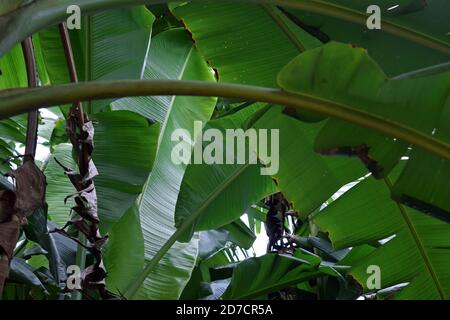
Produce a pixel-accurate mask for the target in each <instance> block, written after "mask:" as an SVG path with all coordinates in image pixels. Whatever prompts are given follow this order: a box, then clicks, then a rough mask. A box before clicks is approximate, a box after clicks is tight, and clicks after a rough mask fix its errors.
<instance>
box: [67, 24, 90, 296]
mask: <svg viewBox="0 0 450 320" xmlns="http://www.w3.org/2000/svg"><path fill="white" fill-rule="evenodd" d="M59 33H60V37H61V42H62V45H63V48H64V56H65V58H66V64H67V68H68V70H69V76H70V80H71V82H72V83H78V74H77V70H76V66H75V59H74V56H73V51H72V45H71V42H70V36H69V32H68V30H67V26H66V24H65V23H64V22H63V23H61V24H60V25H59ZM88 37H89V32H88V33H87V34H86V38H88ZM86 41H87V42H89V40H86ZM70 114H71V116H74V117H75V118H76V122H77V123H76V126H78V128H80V129H81V128H83V125H84V124H85V121H86V117H85V114H84V110H83V105H82V104H81V102H80V100H78V101H74V102H73V105H72V108H71V110H70ZM73 150H75V151H76V156H77V163H78V167H79V170H80V174H81V176H82V177H85V176H86V175H88V171H89V168H88V166H89V161H90V155H89V151H88V149H87V146H86V144H84V143H82V144H81V147H80V146H79V145H77V144H74V145H73ZM93 192H95V190H94V191H93ZM78 241H79V242H80V243H81V244H82V245H86V236H85V235H84V234H83V233H82V232H80V231H79V232H78ZM82 245H80V244H79V245H78V248H77V256H76V265H77V266H78V267H80V269H81V270H84V268H85V267H86V249H85V248H84V247H83V246H82ZM81 298H82V295H81V292H79V291H74V292H72V300H81Z"/></svg>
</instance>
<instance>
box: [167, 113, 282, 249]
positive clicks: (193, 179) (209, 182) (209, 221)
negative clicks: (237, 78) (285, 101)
mask: <svg viewBox="0 0 450 320" xmlns="http://www.w3.org/2000/svg"><path fill="white" fill-rule="evenodd" d="M262 107H263V105H259V104H258V105H252V106H249V107H247V108H245V109H243V110H241V111H239V112H237V113H234V114H232V115H230V116H225V117H223V118H219V119H215V120H212V121H210V122H208V123H207V124H206V126H205V128H204V130H205V131H206V130H209V129H212V130H220V132H222V134H223V135H225V130H226V129H241V128H243V127H244V125H245V121H246V120H247V119H248V117H249V116H251V115H252V114H253V113H254V112H255V111H257V110H258V109H261V108H262ZM224 143H225V142H224ZM204 144H205V145H206V144H207V142H205V143H204ZM220 147H222V148H223V150H226V149H225V145H220ZM247 147H248V144H247ZM248 152H254V151H253V150H249V151H246V153H247V154H248ZM222 161H223V162H222V164H206V163H203V164H190V165H189V166H188V168H187V169H186V174H185V176H184V179H183V183H182V185H181V188H180V193H179V196H178V201H177V206H176V211H175V224H176V226H177V227H178V228H179V227H180V226H181V225H183V223H184V222H185V220H186V219H187V218H188V217H189V216H191V215H199V218H198V219H197V221H196V223H194V224H193V225H192V228H191V232H189V233H188V234H186V235H185V236H184V237H183V238H184V239H183V240H184V241H188V240H189V239H190V238H191V236H192V234H193V232H194V230H195V231H199V230H210V229H217V228H220V227H223V226H225V225H227V224H229V223H231V222H232V221H234V220H236V219H238V218H239V217H240V216H241V215H242V214H243V213H244V212H245V210H246V209H247V208H249V207H250V206H251V205H252V204H254V203H256V202H257V201H259V200H261V199H262V198H264V197H265V196H267V195H269V194H271V193H274V192H276V188H275V184H274V183H273V182H272V179H271V178H270V176H266V175H261V174H260V169H261V166H260V165H257V164H249V163H247V164H225V152H224V158H223V159H222Z"/></svg>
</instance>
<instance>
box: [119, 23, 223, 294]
mask: <svg viewBox="0 0 450 320" xmlns="http://www.w3.org/2000/svg"><path fill="white" fill-rule="evenodd" d="M168 48H170V50H168ZM148 59H149V61H151V63H147V70H146V72H145V74H146V75H147V74H150V75H155V74H157V75H158V77H161V78H165V79H183V80H204V81H214V77H213V74H212V73H211V70H210V69H209V68H208V66H207V65H206V63H205V62H204V60H202V58H201V57H200V55H199V54H198V53H197V51H196V50H195V48H194V47H193V44H192V42H191V41H190V40H189V38H188V37H187V36H186V34H185V32H184V30H181V29H178V30H170V31H167V32H163V33H160V34H158V35H157V36H156V37H155V38H154V39H153V42H152V46H151V48H150V53H149V57H148ZM160 59H161V60H160ZM154 66H157V68H154ZM128 103H129V102H128ZM136 103H137V104H136V105H135V106H134V107H131V108H142V107H143V106H141V105H139V103H145V107H146V108H148V109H153V110H156V109H159V112H160V116H159V117H158V116H156V117H155V118H156V119H157V120H160V119H161V117H162V118H163V119H164V120H163V122H162V125H161V133H160V139H159V143H158V152H157V156H156V160H155V164H154V166H153V170H152V172H151V174H150V177H149V179H148V181H147V183H146V185H145V187H144V191H143V194H142V196H141V197H140V199H139V201H138V209H139V213H140V217H141V225H142V230H143V235H144V240H145V257H146V260H151V259H152V257H153V256H154V255H155V254H156V252H158V250H159V249H160V248H161V247H162V246H163V245H164V243H165V242H166V241H167V240H168V239H169V238H170V236H171V235H172V234H173V233H174V232H175V231H176V228H175V226H174V213H175V205H176V201H177V198H178V192H179V187H180V184H181V182H182V179H183V176H184V173H185V170H186V165H184V164H181V165H178V164H175V163H173V162H172V159H171V157H172V148H173V147H174V146H175V142H172V141H171V135H172V133H173V131H174V130H175V129H179V128H184V129H186V130H188V131H189V132H190V133H191V136H192V134H193V127H194V121H203V122H206V121H207V120H209V118H210V117H211V114H212V112H213V110H214V107H215V104H216V99H215V98H198V97H164V98H160V99H159V100H158V101H157V102H156V103H155V100H154V99H148V100H147V101H142V100H140V101H139V100H137V101H136ZM131 108H130V109H131ZM152 118H153V116H152ZM197 251H198V238H197V237H196V238H194V239H193V240H192V241H191V242H190V243H188V244H181V243H176V244H175V245H174V246H173V247H172V248H171V249H170V250H169V251H168V252H167V254H166V255H165V256H164V258H163V259H162V260H161V262H160V264H159V265H158V266H157V267H156V268H155V269H154V270H153V272H152V273H151V274H150V275H149V276H148V277H147V279H146V280H145V282H144V284H143V285H142V287H141V289H140V290H139V291H138V292H137V294H136V295H135V296H134V298H141V299H143V298H145V299H164V298H165V299H177V298H179V296H180V294H181V292H182V290H183V288H184V286H185V285H186V283H187V281H188V280H189V278H190V276H191V272H192V269H193V268H194V265H195V261H196V258H197Z"/></svg>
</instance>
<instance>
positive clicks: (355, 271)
mask: <svg viewBox="0 0 450 320" xmlns="http://www.w3.org/2000/svg"><path fill="white" fill-rule="evenodd" d="M313 221H314V223H315V224H317V225H318V226H319V227H320V228H321V229H322V230H324V231H326V232H327V233H328V235H329V237H330V239H331V241H332V243H333V245H334V247H335V248H336V249H340V248H345V247H353V246H357V245H361V244H365V243H370V242H373V241H374V240H383V239H386V238H388V237H390V236H395V237H394V238H393V239H391V240H389V241H388V242H387V243H384V244H383V245H382V246H380V247H378V248H377V249H376V250H375V251H373V252H372V253H370V254H369V255H367V256H366V257H364V258H362V259H360V260H357V262H356V263H355V264H354V265H353V266H352V269H351V270H350V271H349V274H350V275H351V276H352V277H354V278H355V279H356V280H357V281H358V282H359V283H360V284H361V286H363V287H364V288H365V290H366V291H370V290H369V289H368V288H367V280H368V278H369V276H371V274H372V273H370V272H368V267H369V266H373V265H374V266H378V267H379V268H380V271H381V274H380V276H381V278H380V280H381V288H387V287H390V286H393V285H398V284H401V283H404V282H409V285H408V286H407V287H406V288H405V289H403V290H402V291H401V292H400V293H399V295H398V296H397V298H403V299H447V298H448V297H449V294H450V291H449V290H450V287H449V286H448V283H449V280H450V278H449V277H450V273H449V271H448V270H450V259H449V256H450V255H449V249H448V248H449V239H450V237H449V234H450V226H449V225H448V224H446V223H444V222H442V221H440V220H438V219H434V218H432V217H429V216H426V215H423V214H420V213H418V212H417V211H415V210H413V209H409V208H407V207H404V206H402V205H401V204H399V203H396V202H395V201H393V200H391V198H390V182H389V180H386V181H383V180H375V179H373V178H372V177H368V178H367V179H365V180H364V181H362V182H360V183H359V184H358V185H356V186H355V187H353V188H352V189H350V190H349V191H347V192H346V193H345V194H344V195H343V196H341V197H340V198H338V199H337V200H336V201H334V202H332V203H331V204H330V205H329V206H328V207H326V208H325V209H324V210H323V211H322V212H320V214H318V215H317V216H316V217H315V218H314V220H313ZM342 222H345V223H342ZM381 288H380V289H381Z"/></svg>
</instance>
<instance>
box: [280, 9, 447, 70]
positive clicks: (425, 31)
mask: <svg viewBox="0 0 450 320" xmlns="http://www.w3.org/2000/svg"><path fill="white" fill-rule="evenodd" d="M289 2H291V3H293V2H299V3H303V4H305V6H308V5H309V6H311V7H312V10H311V11H312V12H308V11H305V10H301V9H300V10H289V9H288V10H287V11H288V15H289V13H290V14H292V15H294V20H295V19H298V20H299V22H298V21H297V22H298V23H299V24H301V25H306V26H307V28H308V30H312V33H314V34H317V33H319V32H320V33H321V34H324V35H326V36H327V37H328V38H329V39H332V40H335V41H341V42H346V43H351V44H353V45H355V46H359V47H363V48H366V49H367V50H368V51H369V54H370V55H371V56H372V57H373V58H374V59H375V60H376V61H377V62H378V63H379V64H380V66H381V67H382V68H383V70H385V72H386V73H387V74H388V75H389V76H394V75H398V74H402V73H405V72H408V71H412V70H417V69H421V68H425V67H429V66H433V65H436V64H440V63H444V62H448V61H449V60H450V55H449V53H450V37H449V34H448V32H449V30H448V13H449V12H450V2H448V1H447V0H433V1H423V0H395V1H394V0H358V1H354V0H310V1H301V0H300V1H299V0H292V1H284V3H289ZM372 5H377V6H379V8H380V9H381V11H380V13H381V16H380V17H381V19H382V22H381V30H369V29H368V28H367V26H366V23H364V22H365V19H366V17H368V16H369V14H366V12H367V9H368V8H369V6H372ZM318 7H321V8H322V9H323V10H324V11H329V12H330V13H331V14H330V15H328V16H326V15H322V14H319V13H318V12H317V11H316V12H313V10H314V8H318ZM337 12H339V13H341V14H342V15H347V16H350V17H353V18H355V17H356V19H358V20H361V22H362V23H359V24H355V23H352V22H348V21H345V20H346V19H340V18H338V17H337V16H336V13H337ZM391 24H393V25H398V26H400V27H401V28H403V29H404V30H407V31H409V32H411V34H412V35H414V36H417V35H420V36H424V37H425V38H427V39H430V40H432V41H433V42H435V43H438V44H439V47H441V48H443V49H442V50H445V51H446V52H442V51H439V50H434V49H430V48H427V47H425V46H423V45H422V44H420V43H414V42H412V41H409V40H407V39H402V38H399V37H397V36H395V35H393V34H390V33H387V32H384V30H386V29H387V28H389V27H390V26H391Z"/></svg>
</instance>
